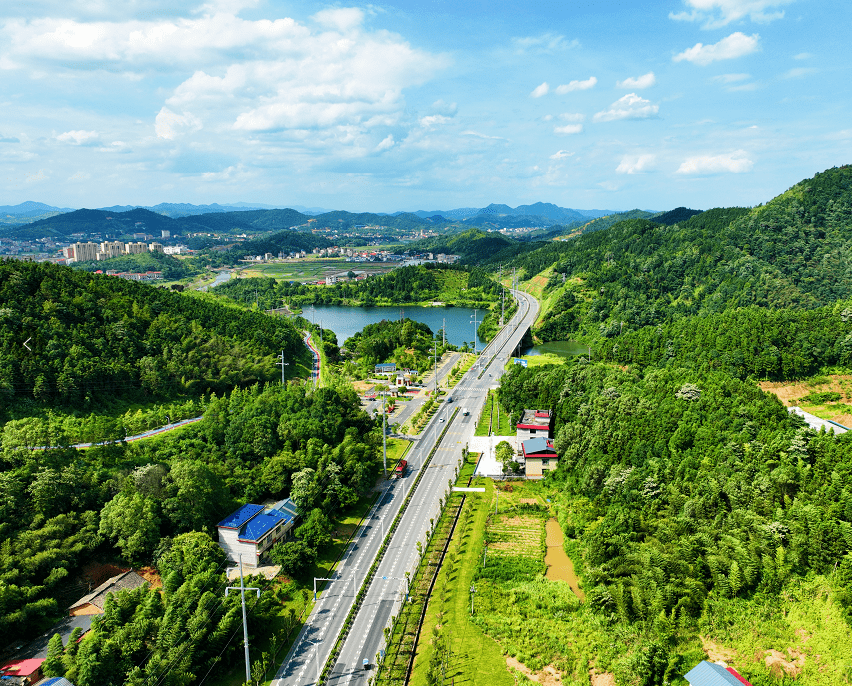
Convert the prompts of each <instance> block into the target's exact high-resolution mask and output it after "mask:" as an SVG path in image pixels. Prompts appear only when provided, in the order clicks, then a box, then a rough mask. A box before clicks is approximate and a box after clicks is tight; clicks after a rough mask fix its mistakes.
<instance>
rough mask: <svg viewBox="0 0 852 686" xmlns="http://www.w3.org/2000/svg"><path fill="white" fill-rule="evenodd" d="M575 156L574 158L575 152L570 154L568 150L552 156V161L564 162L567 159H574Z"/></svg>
mask: <svg viewBox="0 0 852 686" xmlns="http://www.w3.org/2000/svg"><path fill="white" fill-rule="evenodd" d="M573 156H574V153H573V152H568V151H567V150H559V151H557V152H555V153H553V154H552V155H551V156H550V159H552V160H564V159H567V158H569V157H573Z"/></svg>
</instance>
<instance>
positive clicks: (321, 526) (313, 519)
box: [296, 507, 334, 551]
mask: <svg viewBox="0 0 852 686" xmlns="http://www.w3.org/2000/svg"><path fill="white" fill-rule="evenodd" d="M333 530H334V524H333V523H332V521H331V520H330V519H329V518H328V517H327V516H326V515H325V513H324V512H323V511H322V510H321V509H319V508H318V507H315V508H314V509H313V510H311V513H310V514H309V515H308V517H307V519H306V520H305V523H304V524H302V526H300V527H299V528H298V529H296V538H298V539H300V540H302V541H304V542H305V543H306V544H307V545H308V546H309V547H310V548H313V549H314V550H317V551H319V550H322V549H323V548H325V547H326V546H329V545H331V541H332V537H331V533H332V531H333Z"/></svg>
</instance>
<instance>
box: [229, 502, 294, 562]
mask: <svg viewBox="0 0 852 686" xmlns="http://www.w3.org/2000/svg"><path fill="white" fill-rule="evenodd" d="M298 519H299V510H298V508H297V507H296V505H295V503H293V501H292V500H290V499H289V498H287V499H286V500H281V501H279V502H277V503H275V504H274V505H272V506H270V507H264V506H263V505H252V504H250V503H247V504H245V505H243V506H242V507H240V508H239V509H238V510H237V511H236V512H233V513H231V514H230V515H228V516H227V517H225V519H223V520H222V521H221V522H219V524H218V525H217V529H218V531H219V546H220V547H221V548H222V550H224V551H225V554H226V555H227V556H228V559H229V560H230V561H231V562H239V560H240V556H241V555H242V559H243V564H244V565H247V566H249V567H259V566H260V565H261V560H262V559H263V556H264V554H265V553H266V552H267V551H268V550H269V549H270V548H271V547H272V546H273V545H275V544H276V543H278V542H279V541H281V540H285V539H288V538H290V537H291V536H292V531H293V527H294V526H295V525H296V522H297V521H298Z"/></svg>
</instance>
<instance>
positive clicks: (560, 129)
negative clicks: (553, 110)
mask: <svg viewBox="0 0 852 686" xmlns="http://www.w3.org/2000/svg"><path fill="white" fill-rule="evenodd" d="M582 131H583V125H582V124H566V125H565V126H556V127H554V129H553V133H562V134H572V133H582Z"/></svg>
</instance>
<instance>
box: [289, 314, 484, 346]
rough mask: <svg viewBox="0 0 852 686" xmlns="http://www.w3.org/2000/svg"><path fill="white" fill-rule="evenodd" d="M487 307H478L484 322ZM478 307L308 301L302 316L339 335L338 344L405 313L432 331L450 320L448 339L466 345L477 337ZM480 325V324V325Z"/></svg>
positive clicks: (481, 344) (479, 343)
mask: <svg viewBox="0 0 852 686" xmlns="http://www.w3.org/2000/svg"><path fill="white" fill-rule="evenodd" d="M486 313H487V310H478V311H477V322H481V321H482V318H483V317H484V316H485V314H486ZM473 315H474V311H473V309H472V308H467V307H414V306H411V307H343V306H340V305H317V306H311V305H308V306H307V307H305V308H304V309H303V310H302V316H303V317H304V318H305V319H307V320H308V321H312V322H314V323H316V324H321V325H322V328H324V329H331V330H332V331H334V333H335V334H336V335H337V344H338V345H341V346H342V345H343V344H344V342H345V341H346V339H347V338H351V337H352V336H353V335H354V334H355V333H357V332H358V331H361V329H363V328H364V327H365V326H367V324H375V323H376V322H380V321H382V320H385V319H387V320H395V319H400V318H401V317H407V318H408V319H413V320H414V321H416V322H421V323H423V324H426V326H428V327H429V328H430V329H432V333H438V332H439V331H440V330H441V327H442V326H443V325H444V320H446V323H447V341H448V342H449V343H452V344H453V345H458V346H461V345H464V343H465V342H468V343H470V342H471V341H473V337H474V332H475V327H474V323H473ZM476 326H478V324H477V325H476ZM484 346H485V341H483V340H482V339H481V338H479V336H477V337H476V349H477V350H482V348H483V347H484Z"/></svg>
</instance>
